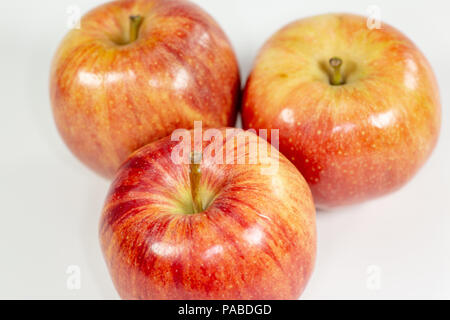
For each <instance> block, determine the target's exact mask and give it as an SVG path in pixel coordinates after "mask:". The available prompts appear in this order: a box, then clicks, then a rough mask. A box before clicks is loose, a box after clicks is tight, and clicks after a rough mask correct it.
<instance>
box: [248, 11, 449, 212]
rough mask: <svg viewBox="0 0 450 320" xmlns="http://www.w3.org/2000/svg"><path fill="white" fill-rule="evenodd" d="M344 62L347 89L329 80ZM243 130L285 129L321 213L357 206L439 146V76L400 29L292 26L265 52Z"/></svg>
mask: <svg viewBox="0 0 450 320" xmlns="http://www.w3.org/2000/svg"><path fill="white" fill-rule="evenodd" d="M334 56H338V57H340V58H341V59H342V60H343V61H344V65H343V73H344V74H347V75H348V77H347V79H346V80H347V83H346V84H345V85H341V86H332V85H330V83H329V76H328V74H327V72H326V70H327V69H326V68H327V67H328V65H327V64H328V60H329V59H330V58H332V57H334ZM242 108H243V124H244V127H245V128H256V129H258V128H268V129H271V128H272V129H280V151H281V152H282V153H283V154H284V155H285V156H286V157H287V158H288V159H289V160H291V161H292V162H293V163H294V164H295V165H296V166H297V168H298V169H299V170H300V172H301V173H302V174H303V176H304V177H305V179H306V180H307V181H308V183H309V185H310V187H311V190H312V193H313V196H314V200H315V202H316V204H317V206H318V207H322V208H331V207H335V206H341V205H348V204H354V203H358V202H362V201H364V200H368V199H372V198H375V197H379V196H382V195H385V194H387V193H390V192H393V191H394V190H396V189H398V188H400V187H401V186H403V185H404V184H405V183H406V182H408V181H409V180H410V179H411V178H412V177H413V176H414V175H415V173H416V172H417V171H418V169H419V168H420V167H421V166H422V165H423V164H424V163H425V161H426V160H427V158H428V157H429V156H430V154H431V152H432V150H433V148H434V146H435V144H436V141H437V139H438V135H439V130H440V124H441V106H440V99H439V92H438V87H437V84H436V80H435V77H434V74H433V71H432V69H431V67H430V65H429V63H428V62H427V60H426V58H425V57H424V56H423V55H422V53H421V52H420V51H419V50H418V49H417V48H416V46H415V45H414V44H413V43H412V42H411V41H410V40H409V39H408V38H407V37H405V36H404V35H403V34H402V33H400V32H399V31H397V30H396V29H394V28H393V27H391V26H389V25H387V24H384V23H383V24H382V28H381V29H372V30H370V29H369V28H367V26H366V18H365V17H361V16H356V15H349V14H328V15H320V16H316V17H312V18H307V19H303V20H299V21H297V22H294V23H292V24H290V25H288V26H286V27H284V28H283V29H281V30H280V31H279V32H278V33H276V34H275V35H274V36H273V37H272V38H271V39H270V40H269V41H268V42H267V43H266V44H265V46H264V47H263V49H262V50H261V52H260V54H259V56H258V58H257V59H256V62H255V65H254V69H253V71H252V72H251V75H250V77H249V79H248V81H247V84H246V89H245V93H244V98H243V107H242Z"/></svg>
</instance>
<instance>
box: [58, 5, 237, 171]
mask: <svg viewBox="0 0 450 320" xmlns="http://www.w3.org/2000/svg"><path fill="white" fill-rule="evenodd" d="M80 25H81V27H80V29H74V30H72V31H70V32H69V33H68V35H67V36H66V37H65V38H64V40H63V41H62V43H61V45H60V47H59V49H58V50H57V52H56V54H55V57H54V59H53V63H52V68H51V75H50V97H51V104H52V109H53V113H54V118H55V122H56V125H57V127H58V129H59V132H60V134H61V135H62V137H63V139H64V141H65V142H66V144H67V145H68V147H69V148H70V150H71V151H72V152H73V153H74V154H75V155H76V156H77V157H78V158H79V159H80V160H81V161H82V162H84V163H85V164H86V165H87V166H89V167H90V168H92V169H93V170H95V171H96V172H98V173H99V174H101V175H103V176H105V177H112V176H113V175H114V173H115V171H116V170H117V168H118V167H119V165H120V164H121V163H122V162H123V161H124V160H125V159H126V158H127V157H128V156H129V154H130V153H132V152H133V151H135V150H136V149H138V148H140V147H142V146H144V145H146V144H147V143H149V142H152V141H155V140H158V139H159V138H162V137H165V136H167V135H169V134H170V133H171V132H172V131H173V130H175V129H177V128H191V126H192V123H193V121H194V120H201V121H203V125H204V126H209V127H218V126H233V125H234V123H235V120H236V108H237V104H238V97H239V94H240V78H239V69H238V64H237V60H236V57H235V54H234V52H233V49H232V47H231V45H230V43H229V41H228V39H227V37H226V35H225V34H224V32H223V31H222V30H221V28H220V27H219V26H218V24H217V23H216V22H215V21H214V20H213V19H212V18H211V17H210V16H209V15H208V14H207V13H205V12H204V11H203V10H202V9H200V8H199V7H198V6H196V5H194V4H192V3H190V2H187V1H182V0H125V1H114V2H110V3H107V4H104V5H102V6H100V7H97V8H95V9H93V10H92V11H90V12H89V13H87V14H86V15H85V16H84V17H83V18H82V19H81V22H80Z"/></svg>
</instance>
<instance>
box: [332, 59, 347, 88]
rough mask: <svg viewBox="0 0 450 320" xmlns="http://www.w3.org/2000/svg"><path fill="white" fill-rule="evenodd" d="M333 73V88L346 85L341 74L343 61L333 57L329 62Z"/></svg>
mask: <svg viewBox="0 0 450 320" xmlns="http://www.w3.org/2000/svg"><path fill="white" fill-rule="evenodd" d="M329 63H330V66H331V69H332V73H331V76H330V84H331V85H333V86H340V85H343V84H345V80H344V77H343V76H342V73H341V67H342V59H340V58H338V57H333V58H331V59H330V61H329Z"/></svg>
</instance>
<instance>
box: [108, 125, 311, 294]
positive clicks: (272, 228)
mask: <svg viewBox="0 0 450 320" xmlns="http://www.w3.org/2000/svg"><path fill="white" fill-rule="evenodd" d="M210 130H212V129H210ZM207 131H208V130H203V137H204V140H208V139H205V137H206V135H205V132H207ZM186 132H187V134H185V136H184V139H183V140H185V141H190V140H191V139H193V137H194V133H193V131H187V130H186ZM214 132H215V133H216V134H215V135H214V136H213V137H214V138H211V139H209V141H203V142H201V144H200V145H201V147H202V149H201V150H202V151H200V152H196V153H194V154H193V155H194V157H193V159H192V161H191V162H189V161H187V162H186V161H185V162H181V163H180V162H177V161H174V158H173V154H174V153H175V154H177V153H178V151H177V146H178V145H179V144H180V143H181V142H177V141H175V140H174V139H173V136H172V137H166V138H163V139H161V140H158V141H156V142H153V143H151V144H149V145H147V146H145V147H143V148H141V149H139V150H138V151H136V152H135V153H133V154H132V155H131V156H130V158H129V159H128V160H127V161H126V162H124V164H123V165H122V166H121V168H120V169H119V171H118V173H117V175H116V177H115V180H114V182H113V184H112V186H111V188H110V191H109V195H108V196H107V199H106V202H105V206H104V209H103V213H102V217H101V221H100V228H99V230H100V231H99V234H100V242H101V248H102V251H103V254H104V258H105V261H106V263H107V266H108V269H109V272H110V275H111V277H112V280H113V282H114V285H115V287H116V289H117V291H118V293H119V294H120V296H121V297H122V298H124V299H297V298H298V297H299V295H300V294H301V292H302V290H303V289H304V287H305V285H306V283H307V281H308V278H309V277H310V274H311V272H312V269H313V264H314V259H315V251H316V229H315V207H314V204H313V200H312V195H311V192H310V189H309V187H308V184H307V183H306V181H305V180H304V179H303V177H302V176H301V174H300V173H299V171H298V170H297V169H296V168H295V166H294V165H292V164H291V163H290V161H289V160H287V159H286V158H285V157H284V156H282V155H281V154H280V153H279V152H278V151H277V150H276V149H275V148H273V147H272V149H273V150H271V152H267V153H263V152H261V150H263V149H265V148H270V147H269V146H270V145H269V144H268V143H267V141H266V140H264V139H263V138H260V137H258V136H257V135H255V134H254V133H252V132H248V131H243V130H242V129H232V128H228V129H220V130H219V129H214ZM208 136H209V137H211V136H212V135H208ZM211 141H214V143H213V142H211ZM218 142H220V143H219V144H218ZM188 150H191V149H190V147H189V148H188ZM236 150H240V152H239V151H238V152H235V151H236ZM252 150H259V151H258V152H257V153H258V154H259V155H258V157H257V158H255V157H254V156H255V153H254V152H253V151H252ZM184 154H187V152H185V153H184ZM219 154H223V157H222V158H223V159H227V161H219V160H218V157H216V155H219ZM208 155H209V156H208ZM181 158H183V157H181ZM230 159H231V160H232V161H231V162H230V161H229V160H230ZM251 159H254V160H255V161H251ZM187 160H189V159H187ZM244 160H245V161H244ZM273 164H276V166H274V167H273V168H275V169H274V170H268V171H267V172H263V169H264V168H266V167H267V166H268V165H270V166H271V165H273Z"/></svg>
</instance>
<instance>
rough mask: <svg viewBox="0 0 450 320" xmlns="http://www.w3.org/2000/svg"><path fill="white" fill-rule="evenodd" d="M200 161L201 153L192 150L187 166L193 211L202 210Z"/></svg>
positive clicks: (198, 211)
mask: <svg viewBox="0 0 450 320" xmlns="http://www.w3.org/2000/svg"><path fill="white" fill-rule="evenodd" d="M201 162H202V154H201V153H199V152H192V153H191V159H190V166H189V180H190V183H191V193H192V200H193V208H194V213H200V212H203V203H202V198H201V196H200V180H201V177H202V172H201V168H200V164H201Z"/></svg>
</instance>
